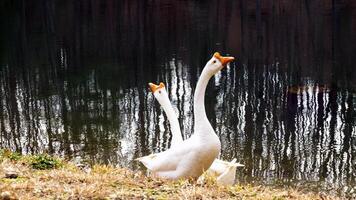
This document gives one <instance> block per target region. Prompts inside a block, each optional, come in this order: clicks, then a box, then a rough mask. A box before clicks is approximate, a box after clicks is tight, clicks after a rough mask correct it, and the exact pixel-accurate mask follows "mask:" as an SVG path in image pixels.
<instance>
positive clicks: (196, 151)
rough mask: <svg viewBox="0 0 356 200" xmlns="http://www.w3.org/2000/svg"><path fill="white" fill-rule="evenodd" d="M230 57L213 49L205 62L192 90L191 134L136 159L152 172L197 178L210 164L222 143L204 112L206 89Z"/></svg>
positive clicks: (164, 176)
mask: <svg viewBox="0 0 356 200" xmlns="http://www.w3.org/2000/svg"><path fill="white" fill-rule="evenodd" d="M232 60H234V58H233V57H223V56H221V55H220V54H219V53H215V54H214V55H213V57H212V58H211V59H210V60H209V61H208V62H207V64H206V65H205V67H204V69H203V71H202V74H201V75H200V77H199V80H198V83H197V86H196V89H195V92H194V134H193V135H192V136H191V137H190V138H189V139H187V140H184V141H181V142H179V143H178V144H176V145H173V146H172V147H171V148H169V149H168V150H166V151H163V152H160V153H157V154H154V155H149V156H145V157H141V158H138V159H137V160H139V161H141V162H142V163H143V164H144V165H145V166H146V167H147V168H148V169H149V170H150V171H152V172H153V173H154V174H155V175H157V176H159V177H162V178H167V179H178V178H194V179H196V178H198V177H199V176H200V175H201V174H202V173H203V172H204V171H205V170H207V169H209V168H210V166H211V164H212V163H213V161H214V160H215V158H216V157H217V156H218V154H219V152H220V148H221V146H220V140H219V138H218V136H217V135H216V134H215V132H214V129H213V128H212V126H211V124H210V122H209V120H208V118H207V116H206V113H205V105H204V96H205V90H206V86H207V84H208V82H209V80H210V78H211V77H212V76H213V75H214V74H216V73H217V72H218V71H220V70H221V69H222V68H223V67H224V66H226V64H227V63H229V62H231V61H232ZM152 157H153V158H154V159H152Z"/></svg>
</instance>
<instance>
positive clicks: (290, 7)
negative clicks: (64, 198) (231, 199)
mask: <svg viewBox="0 0 356 200" xmlns="http://www.w3.org/2000/svg"><path fill="white" fill-rule="evenodd" d="M0 8H1V10H0V15H1V18H0V19H1V20H0V23H1V24H0V26H1V32H0V34H1V36H0V142H1V148H10V149H13V150H16V151H19V152H22V153H24V154H27V153H41V152H48V153H51V154H56V155H62V156H65V157H67V158H70V159H71V158H77V157H80V158H83V159H84V160H87V161H90V162H100V163H110V164H119V165H121V166H125V167H129V168H132V169H138V168H140V166H139V164H138V163H136V162H135V161H133V159H134V158H136V157H139V156H142V155H146V154H148V153H151V152H157V151H161V150H164V149H166V148H167V147H168V146H169V141H170V137H171V136H170V131H169V125H168V123H167V118H166V116H165V115H164V114H163V113H162V110H161V109H160V107H159V104H158V103H157V102H156V101H155V100H154V98H153V96H152V94H150V93H149V91H148V89H147V83H148V82H157V83H158V82H159V81H163V82H165V83H166V85H167V87H168V90H169V94H170V98H171V100H172V101H173V104H174V105H175V106H176V107H177V112H178V113H179V121H180V123H181V128H182V130H183V133H184V137H185V138H187V137H189V136H190V135H191V134H192V128H193V123H192V122H193V112H192V108H193V106H192V101H193V100H192V95H193V92H194V88H195V85H196V83H197V79H198V77H199V75H200V72H201V70H202V67H203V66H204V65H205V63H206V61H207V60H208V59H209V58H210V57H211V55H212V54H213V52H215V51H220V52H222V53H223V54H230V55H233V56H235V57H236V58H237V61H236V62H235V63H233V64H232V65H231V66H230V67H229V68H228V69H227V70H224V71H222V72H221V73H220V74H218V75H216V76H215V77H214V78H213V79H212V80H211V81H210V83H209V85H208V89H207V94H206V96H207V98H206V109H207V114H208V118H209V120H210V122H211V124H212V125H213V127H214V128H215V130H216V133H217V134H218V135H219V137H220V139H221V142H222V151H221V157H222V158H224V159H228V160H230V159H232V158H233V157H236V158H237V159H238V161H239V162H241V163H244V164H245V165H246V167H245V168H244V170H241V171H239V175H238V178H239V181H240V182H260V181H262V182H265V183H270V184H279V183H283V184H306V185H308V186H307V187H310V185H312V186H313V187H316V188H322V189H326V190H329V189H334V190H336V191H337V192H346V193H352V189H351V188H352V187H354V188H355V176H356V166H355V163H356V119H355V118H356V78H355V77H356V67H355V61H356V46H355V45H354V44H356V10H355V9H356V3H353V2H352V1H343V2H342V3H338V2H336V1H311V2H309V1H303V2H299V1H292V0H291V1H279V0H276V1H271V2H269V1H267V2H261V1H260V0H256V1H247V0H240V1H170V0H167V1H153V0H152V1H145V2H144V1H134V0H131V1H120V2H117V1H109V0H108V1H39V2H37V1H36V2H35V1H1V3H0ZM309 184H310V185H309Z"/></svg>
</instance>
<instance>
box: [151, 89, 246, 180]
mask: <svg viewBox="0 0 356 200" xmlns="http://www.w3.org/2000/svg"><path fill="white" fill-rule="evenodd" d="M149 86H150V89H151V91H152V93H153V95H154V97H155V98H156V100H157V101H158V102H159V104H160V105H161V106H162V108H163V110H164V112H165V113H166V115H167V118H168V121H169V124H170V125H171V132H172V141H171V143H172V146H174V145H178V144H179V143H180V142H182V141H183V138H182V133H181V130H180V128H179V122H178V118H177V116H176V115H175V112H174V109H173V107H172V104H171V102H170V100H169V97H168V93H167V90H166V87H165V85H164V83H162V82H161V83H160V84H159V85H156V84H153V83H149ZM151 158H152V159H154V157H151ZM243 166H244V165H242V164H240V163H236V158H234V159H233V160H232V161H231V162H227V161H223V160H220V159H215V160H214V162H213V164H212V165H211V166H210V168H209V169H208V171H207V173H208V174H210V175H213V176H215V177H217V182H218V183H220V184H223V185H232V184H234V182H235V173H236V172H233V171H234V170H235V171H236V168H237V167H243Z"/></svg>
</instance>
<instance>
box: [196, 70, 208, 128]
mask: <svg viewBox="0 0 356 200" xmlns="http://www.w3.org/2000/svg"><path fill="white" fill-rule="evenodd" d="M211 77H212V75H210V74H209V73H208V72H207V71H206V70H205V68H204V70H203V71H202V73H201V75H200V77H199V80H198V83H197V86H196V88H195V92H194V124H195V126H199V125H202V124H201V123H199V122H201V120H203V121H205V120H206V121H208V118H207V117H206V113H205V103H204V100H205V90H206V87H207V85H208V82H209V80H210V78H211ZM208 122H209V121H208Z"/></svg>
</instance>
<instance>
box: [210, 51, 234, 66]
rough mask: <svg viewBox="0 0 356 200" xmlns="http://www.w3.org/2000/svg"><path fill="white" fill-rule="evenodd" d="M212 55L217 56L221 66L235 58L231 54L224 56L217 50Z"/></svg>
mask: <svg viewBox="0 0 356 200" xmlns="http://www.w3.org/2000/svg"><path fill="white" fill-rule="evenodd" d="M214 57H215V58H217V59H218V60H219V61H220V62H221V64H222V65H223V66H226V65H227V64H228V63H229V62H232V61H234V60H235V58H234V57H231V56H226V57H224V56H221V55H220V53H219V52H215V53H214Z"/></svg>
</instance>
